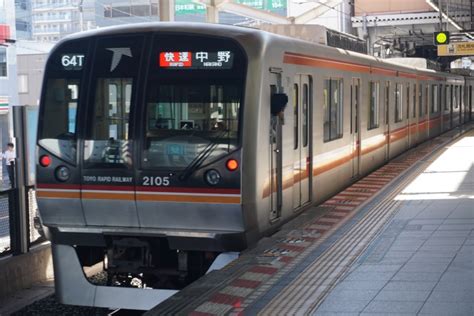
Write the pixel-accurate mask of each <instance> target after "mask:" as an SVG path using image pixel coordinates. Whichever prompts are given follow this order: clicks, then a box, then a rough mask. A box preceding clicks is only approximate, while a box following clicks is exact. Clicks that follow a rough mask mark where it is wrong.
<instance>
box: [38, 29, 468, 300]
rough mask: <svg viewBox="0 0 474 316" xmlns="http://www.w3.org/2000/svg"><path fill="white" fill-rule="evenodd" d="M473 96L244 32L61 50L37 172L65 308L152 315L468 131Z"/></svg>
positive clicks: (81, 37)
mask: <svg viewBox="0 0 474 316" xmlns="http://www.w3.org/2000/svg"><path fill="white" fill-rule="evenodd" d="M473 85H474V82H473V81H472V79H470V78H469V77H465V76H460V75H456V74H451V73H441V72H436V71H433V70H429V69H423V68H416V67H411V66H408V65H404V64H401V63H395V62H389V61H386V60H381V59H377V58H375V57H371V56H367V55H362V54H358V53H354V52H351V51H347V50H342V49H338V48H333V47H327V46H322V45H319V44H315V43H311V42H307V41H303V40H299V39H296V38H289V37H284V36H279V35H276V34H271V33H267V32H264V31H260V30H256V29H252V28H245V27H236V26H225V25H213V24H199V23H145V24H134V25H124V26H118V27H111V28H104V29H99V30H93V31H87V32H81V33H77V34H73V35H70V36H68V37H66V38H65V39H63V40H61V41H60V42H59V43H58V44H57V45H56V46H55V47H54V49H53V50H52V51H51V53H50V55H49V57H48V60H47V63H46V69H45V74H44V81H43V87H42V92H41V99H40V112H39V124H38V139H37V154H38V156H37V157H38V158H37V169H36V170H37V171H36V172H37V185H36V190H37V191H36V192H37V200H38V207H39V213H40V219H41V223H42V225H43V227H44V230H45V232H46V235H47V237H48V239H49V240H51V244H52V254H53V261H54V272H55V284H56V294H57V296H58V298H59V300H60V301H61V302H62V303H65V304H74V305H87V306H98V307H114V308H128V309H149V308H151V307H153V306H154V305H156V304H157V303H158V302H160V301H161V300H164V299H166V298H168V297H170V296H171V295H173V294H174V293H175V292H176V291H177V290H179V289H180V288H182V287H184V286H186V285H187V284H189V283H191V282H193V281H194V280H196V279H198V278H199V277H201V276H202V275H204V274H205V273H206V272H208V271H209V270H212V269H213V268H216V267H218V266H219V265H221V266H222V264H225V262H226V260H231V259H232V258H235V257H236V256H237V255H238V253H239V252H241V251H242V250H244V249H247V248H249V247H251V246H252V245H255V244H256V243H257V242H258V241H259V240H260V239H261V238H262V237H264V236H267V235H271V234H272V233H274V232H276V231H277V230H278V229H279V228H280V227H281V226H282V225H283V224H284V223H285V222H288V221H289V220H291V219H292V218H294V217H296V216H298V214H300V213H301V212H303V211H304V210H305V209H307V208H308V207H310V206H312V205H315V204H319V203H321V202H322V201H324V200H326V199H327V198H329V197H331V196H332V195H334V194H335V193H337V192H339V191H341V190H343V189H344V188H345V187H347V186H348V185H350V184H351V183H353V182H355V181H357V179H359V178H361V177H363V176H364V175H367V174H368V173H370V172H371V171H373V170H374V169H376V168H378V167H380V166H381V165H383V164H385V163H386V162H387V161H389V160H391V159H392V158H394V157H396V156H398V155H400V154H401V153H403V152H405V151H406V150H408V149H410V148H413V147H415V146H417V145H418V144H420V143H422V142H424V141H426V140H428V139H430V138H432V137H435V136H437V135H440V134H441V133H443V132H445V131H447V130H450V129H453V128H456V127H458V126H460V125H462V124H464V123H465V122H468V121H471V120H472V115H473V107H472V86H473ZM226 258H227V259H226ZM229 258H230V259H229ZM219 261H220V262H221V263H219ZM100 262H103V264H104V268H105V270H106V271H107V282H106V284H93V283H91V282H90V281H89V280H88V279H87V278H86V277H85V276H84V273H83V267H85V266H91V265H93V264H96V263H100ZM223 262H224V263H223Z"/></svg>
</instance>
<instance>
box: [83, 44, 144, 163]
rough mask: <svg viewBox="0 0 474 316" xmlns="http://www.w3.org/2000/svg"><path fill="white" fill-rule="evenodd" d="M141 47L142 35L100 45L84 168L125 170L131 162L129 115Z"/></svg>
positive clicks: (95, 67) (96, 60) (94, 73)
mask: <svg viewBox="0 0 474 316" xmlns="http://www.w3.org/2000/svg"><path fill="white" fill-rule="evenodd" d="M142 46H143V37H141V36H127V37H114V38H105V39H101V40H100V41H98V42H97V47H96V51H95V55H94V56H95V57H94V71H93V74H92V78H94V79H93V82H92V83H91V88H92V93H91V97H90V99H89V104H90V105H91V106H90V109H89V111H88V119H87V128H86V137H85V141H84V162H85V167H95V168H110V167H121V168H124V167H126V166H127V165H130V163H131V143H130V142H131V140H130V127H131V126H130V115H131V112H132V110H133V104H134V94H135V90H136V82H137V77H138V69H139V65H140V60H141V55H142Z"/></svg>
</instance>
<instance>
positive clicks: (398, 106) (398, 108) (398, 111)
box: [395, 83, 403, 123]
mask: <svg viewBox="0 0 474 316" xmlns="http://www.w3.org/2000/svg"><path fill="white" fill-rule="evenodd" d="M401 86H402V85H401V84H399V83H397V84H395V123H398V122H401V121H402V119H403V114H402V87H401Z"/></svg>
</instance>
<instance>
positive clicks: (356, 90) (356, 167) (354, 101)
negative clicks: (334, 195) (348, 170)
mask: <svg viewBox="0 0 474 316" xmlns="http://www.w3.org/2000/svg"><path fill="white" fill-rule="evenodd" d="M359 104H360V79H358V78H353V79H352V84H351V135H352V153H353V159H352V178H357V177H358V176H359V173H360V112H359V111H360V109H359Z"/></svg>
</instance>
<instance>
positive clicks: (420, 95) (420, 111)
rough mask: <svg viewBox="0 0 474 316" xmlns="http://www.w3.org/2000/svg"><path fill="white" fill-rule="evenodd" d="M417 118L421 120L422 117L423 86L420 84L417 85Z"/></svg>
mask: <svg viewBox="0 0 474 316" xmlns="http://www.w3.org/2000/svg"><path fill="white" fill-rule="evenodd" d="M418 98H419V99H418V117H419V118H421V117H422V116H423V86H422V85H421V84H419V85H418Z"/></svg>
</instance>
